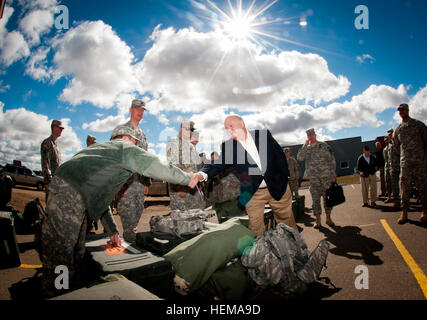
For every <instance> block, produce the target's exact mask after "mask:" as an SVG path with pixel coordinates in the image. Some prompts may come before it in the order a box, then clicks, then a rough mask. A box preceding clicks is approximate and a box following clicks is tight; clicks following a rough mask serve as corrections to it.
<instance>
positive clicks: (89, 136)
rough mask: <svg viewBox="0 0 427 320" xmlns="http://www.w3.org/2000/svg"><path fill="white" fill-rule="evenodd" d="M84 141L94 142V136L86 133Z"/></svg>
mask: <svg viewBox="0 0 427 320" xmlns="http://www.w3.org/2000/svg"><path fill="white" fill-rule="evenodd" d="M86 141H87V142H92V143H95V142H96V137H94V136H92V135H90V134H88V135H87V138H86Z"/></svg>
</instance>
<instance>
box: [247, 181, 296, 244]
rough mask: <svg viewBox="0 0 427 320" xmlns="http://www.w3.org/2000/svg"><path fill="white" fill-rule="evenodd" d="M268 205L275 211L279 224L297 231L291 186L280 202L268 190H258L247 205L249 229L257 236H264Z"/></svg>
mask: <svg viewBox="0 0 427 320" xmlns="http://www.w3.org/2000/svg"><path fill="white" fill-rule="evenodd" d="M266 203H268V204H269V205H270V207H271V209H272V210H273V214H274V218H275V220H276V221H277V223H280V222H283V223H285V224H287V225H288V226H290V227H293V228H295V229H297V225H296V223H295V219H294V214H293V212H292V194H291V191H290V188H289V186H287V188H286V192H285V194H284V195H283V196H282V198H281V199H280V200H279V201H277V200H275V199H274V198H273V197H272V196H271V194H270V192H269V191H268V188H263V189H258V190H257V191H256V192H255V193H254V194H253V195H252V198H251V200H250V201H249V203H248V204H247V205H246V212H247V213H248V216H249V229H251V230H252V231H253V232H255V233H256V235H257V236H259V235H262V234H263V233H264V231H265V224H264V207H265V204H266Z"/></svg>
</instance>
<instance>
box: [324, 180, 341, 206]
mask: <svg viewBox="0 0 427 320" xmlns="http://www.w3.org/2000/svg"><path fill="white" fill-rule="evenodd" d="M344 202H345V196H344V190H343V188H342V187H341V186H340V185H338V183H336V182H333V183H332V184H331V187H330V188H329V189H327V190H326V206H328V207H329V208H332V207H334V206H337V205H339V204H341V203H344Z"/></svg>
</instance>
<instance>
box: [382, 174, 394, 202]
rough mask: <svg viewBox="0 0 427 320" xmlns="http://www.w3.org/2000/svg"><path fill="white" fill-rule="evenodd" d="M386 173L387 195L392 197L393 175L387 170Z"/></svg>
mask: <svg viewBox="0 0 427 320" xmlns="http://www.w3.org/2000/svg"><path fill="white" fill-rule="evenodd" d="M384 173H385V189H386V192H387V195H388V196H389V197H391V194H392V188H391V174H390V172H389V170H385V171H384Z"/></svg>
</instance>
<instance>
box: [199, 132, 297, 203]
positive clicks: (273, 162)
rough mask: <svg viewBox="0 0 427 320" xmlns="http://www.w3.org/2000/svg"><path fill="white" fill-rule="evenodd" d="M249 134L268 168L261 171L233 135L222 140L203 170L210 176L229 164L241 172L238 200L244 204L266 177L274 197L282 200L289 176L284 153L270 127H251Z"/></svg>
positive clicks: (265, 166)
mask: <svg viewBox="0 0 427 320" xmlns="http://www.w3.org/2000/svg"><path fill="white" fill-rule="evenodd" d="M248 134H250V135H251V136H252V138H253V139H254V141H255V145H256V147H257V149H258V152H259V154H260V160H261V166H262V168H263V170H264V171H265V172H261V170H260V168H259V167H258V166H257V165H256V163H255V161H254V160H253V159H252V157H251V156H250V155H249V154H248V153H247V152H246V150H245V149H244V148H243V146H242V145H241V144H240V143H239V142H238V141H235V140H232V139H229V140H227V141H225V142H223V143H222V144H221V155H220V157H219V159H218V160H216V161H215V162H213V163H211V164H207V165H205V166H204V167H203V168H202V170H201V171H202V172H204V173H206V174H207V175H208V179H211V178H213V177H214V176H216V175H218V174H219V173H221V172H222V171H224V170H226V169H227V168H230V167H233V168H234V169H235V170H236V171H237V173H238V175H239V180H240V197H239V202H240V204H241V205H243V206H245V205H246V204H247V203H248V202H249V201H250V199H251V198H252V195H253V194H254V193H255V192H256V191H257V189H258V187H259V185H260V184H261V181H262V180H263V179H264V180H265V182H266V184H267V188H268V191H269V192H270V194H271V195H272V197H273V198H274V199H276V200H280V199H281V198H282V196H283V195H284V194H285V191H286V187H287V185H288V176H289V170H288V163H287V161H286V157H285V154H284V152H283V150H282V148H281V147H280V145H279V144H278V143H277V141H276V140H275V139H274V138H273V136H272V135H271V133H270V131H268V130H255V131H248Z"/></svg>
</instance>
